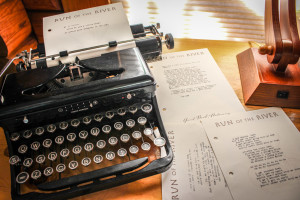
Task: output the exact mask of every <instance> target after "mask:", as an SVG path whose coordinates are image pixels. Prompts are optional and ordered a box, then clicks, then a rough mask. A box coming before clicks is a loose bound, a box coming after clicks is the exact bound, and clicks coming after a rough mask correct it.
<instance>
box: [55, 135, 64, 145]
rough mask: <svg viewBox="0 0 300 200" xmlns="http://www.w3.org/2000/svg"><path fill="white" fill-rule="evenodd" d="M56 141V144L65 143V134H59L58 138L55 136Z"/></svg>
mask: <svg viewBox="0 0 300 200" xmlns="http://www.w3.org/2000/svg"><path fill="white" fill-rule="evenodd" d="M54 141H55V143H56V144H59V145H60V144H62V143H64V141H65V138H64V136H61V135H59V136H57V137H56V138H55V140H54Z"/></svg>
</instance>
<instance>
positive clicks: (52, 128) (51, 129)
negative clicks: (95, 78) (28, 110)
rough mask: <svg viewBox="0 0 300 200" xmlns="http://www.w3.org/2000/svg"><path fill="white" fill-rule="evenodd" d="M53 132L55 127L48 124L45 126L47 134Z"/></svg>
mask: <svg viewBox="0 0 300 200" xmlns="http://www.w3.org/2000/svg"><path fill="white" fill-rule="evenodd" d="M55 130H56V126H55V125H54V124H50V125H48V126H47V131H48V132H49V133H54V131H55Z"/></svg>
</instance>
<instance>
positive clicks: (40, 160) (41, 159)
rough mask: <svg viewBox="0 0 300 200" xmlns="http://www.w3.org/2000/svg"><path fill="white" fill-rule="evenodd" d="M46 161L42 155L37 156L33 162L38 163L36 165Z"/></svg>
mask: <svg viewBox="0 0 300 200" xmlns="http://www.w3.org/2000/svg"><path fill="white" fill-rule="evenodd" d="M45 160H46V157H45V156H44V155H38V156H37V157H36V159H35V161H36V162H37V163H38V164H43V163H44V162H45Z"/></svg>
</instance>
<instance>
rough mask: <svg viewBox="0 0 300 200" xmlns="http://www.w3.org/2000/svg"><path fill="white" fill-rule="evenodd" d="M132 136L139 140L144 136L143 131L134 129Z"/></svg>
mask: <svg viewBox="0 0 300 200" xmlns="http://www.w3.org/2000/svg"><path fill="white" fill-rule="evenodd" d="M132 137H133V138H134V139H136V140H139V139H141V137H142V133H141V132H140V131H134V132H133V133H132Z"/></svg>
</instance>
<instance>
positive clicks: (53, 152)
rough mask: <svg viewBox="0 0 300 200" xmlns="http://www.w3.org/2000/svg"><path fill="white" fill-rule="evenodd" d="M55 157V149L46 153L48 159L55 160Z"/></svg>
mask: <svg viewBox="0 0 300 200" xmlns="http://www.w3.org/2000/svg"><path fill="white" fill-rule="evenodd" d="M56 158H57V153H56V152H55V151H52V152H50V153H49V154H48V159H49V160H51V161H54V160H56Z"/></svg>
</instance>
